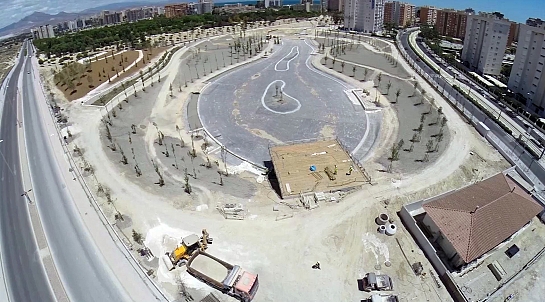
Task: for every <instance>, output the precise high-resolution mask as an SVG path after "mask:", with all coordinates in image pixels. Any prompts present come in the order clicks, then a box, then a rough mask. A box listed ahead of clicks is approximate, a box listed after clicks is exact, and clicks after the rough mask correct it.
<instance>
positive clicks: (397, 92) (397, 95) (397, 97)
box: [396, 88, 401, 103]
mask: <svg viewBox="0 0 545 302" xmlns="http://www.w3.org/2000/svg"><path fill="white" fill-rule="evenodd" d="M399 95H401V89H399V88H398V89H397V90H396V103H397V99H399Z"/></svg>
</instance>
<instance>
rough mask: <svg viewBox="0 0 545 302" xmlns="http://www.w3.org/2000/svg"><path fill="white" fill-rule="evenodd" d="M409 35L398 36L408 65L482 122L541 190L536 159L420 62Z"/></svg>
mask: <svg viewBox="0 0 545 302" xmlns="http://www.w3.org/2000/svg"><path fill="white" fill-rule="evenodd" d="M409 34H410V31H405V32H403V33H402V34H401V36H400V42H401V45H402V47H403V48H404V49H405V51H406V53H407V54H408V55H409V57H410V58H411V60H409V64H410V65H411V66H412V67H413V68H414V69H415V70H416V71H417V72H419V73H420V74H421V75H422V76H423V77H425V78H427V79H428V80H429V81H431V82H432V83H433V84H432V85H433V86H435V87H436V88H437V89H438V90H439V91H441V92H444V93H443V94H445V95H447V96H448V99H449V100H450V101H451V102H452V103H454V105H456V106H457V107H458V108H461V110H463V111H464V113H469V114H470V115H471V116H472V119H473V120H474V121H477V122H482V123H483V124H484V125H486V126H487V127H488V128H489V129H490V131H491V132H492V133H493V134H494V135H495V136H496V137H497V138H498V139H499V140H501V142H502V143H503V144H504V145H505V146H506V147H507V148H508V150H509V151H510V152H512V153H514V154H516V156H517V157H518V159H519V160H520V161H521V163H522V164H523V165H524V166H525V167H524V168H525V169H526V170H530V171H531V172H532V173H533V174H534V175H535V176H536V177H537V180H538V181H539V182H541V184H539V183H536V184H535V185H536V186H537V187H538V189H540V190H541V187H542V186H543V184H544V183H545V169H544V168H543V167H542V166H541V164H539V163H538V162H537V159H535V158H534V157H533V156H532V155H530V154H529V153H528V152H526V151H524V148H523V147H522V146H521V145H520V144H519V143H518V142H517V141H516V140H515V139H514V138H513V137H512V136H511V135H510V134H508V133H506V132H505V131H504V130H503V129H502V128H501V127H500V126H499V125H498V124H497V123H496V122H495V121H494V120H491V119H490V118H489V117H488V116H487V115H486V114H485V113H484V112H482V111H481V110H480V109H479V108H478V107H477V106H475V105H474V104H473V103H472V102H471V101H469V100H467V99H466V98H465V97H464V96H463V95H461V94H460V93H458V92H457V91H456V90H455V89H454V88H452V86H450V85H449V84H448V83H447V82H446V80H445V79H444V78H443V77H441V76H439V75H438V74H437V73H435V71H434V70H433V69H431V67H429V66H428V65H427V64H426V63H425V62H423V61H422V60H420V59H419V58H418V55H417V54H416V53H415V52H414V51H413V50H412V48H411V47H410V46H409ZM530 178H532V177H530ZM537 193H538V195H539V196H540V198H542V197H543V196H541V195H542V194H543V193H544V192H543V191H538V192H537ZM542 200H543V199H542Z"/></svg>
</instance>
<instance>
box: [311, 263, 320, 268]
mask: <svg viewBox="0 0 545 302" xmlns="http://www.w3.org/2000/svg"><path fill="white" fill-rule="evenodd" d="M312 268H313V269H321V268H320V262H316V264H314V265H313V266H312Z"/></svg>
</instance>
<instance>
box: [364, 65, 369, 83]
mask: <svg viewBox="0 0 545 302" xmlns="http://www.w3.org/2000/svg"><path fill="white" fill-rule="evenodd" d="M368 74H369V69H367V68H365V69H364V70H363V80H364V81H367V75H368Z"/></svg>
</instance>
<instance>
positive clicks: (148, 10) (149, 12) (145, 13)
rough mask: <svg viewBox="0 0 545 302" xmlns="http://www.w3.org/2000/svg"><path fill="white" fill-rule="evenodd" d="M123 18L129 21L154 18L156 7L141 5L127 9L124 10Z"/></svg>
mask: <svg viewBox="0 0 545 302" xmlns="http://www.w3.org/2000/svg"><path fill="white" fill-rule="evenodd" d="M123 14H124V17H123V20H124V21H127V22H136V21H138V20H142V19H149V18H153V17H154V16H155V15H156V14H157V10H156V8H155V7H139V8H133V9H127V10H125V11H124V12H123Z"/></svg>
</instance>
